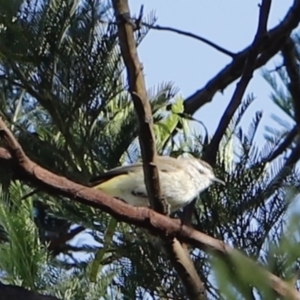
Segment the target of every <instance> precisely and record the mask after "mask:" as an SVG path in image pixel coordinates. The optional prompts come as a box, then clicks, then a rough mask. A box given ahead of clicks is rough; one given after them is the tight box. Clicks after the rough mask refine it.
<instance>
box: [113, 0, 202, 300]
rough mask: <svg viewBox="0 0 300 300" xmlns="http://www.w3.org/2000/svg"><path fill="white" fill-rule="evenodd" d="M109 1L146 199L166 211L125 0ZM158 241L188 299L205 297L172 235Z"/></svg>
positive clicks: (161, 211) (139, 67)
mask: <svg viewBox="0 0 300 300" xmlns="http://www.w3.org/2000/svg"><path fill="white" fill-rule="evenodd" d="M112 3H113V7H114V10H115V15H116V20H117V26H118V35H119V44H120V48H121V54H122V56H123V60H124V64H125V66H126V70H127V77H128V86H129V91H130V93H131V96H132V100H133V103H134V106H135V110H136V113H137V117H138V123H139V141H140V145H141V152H142V157H143V166H144V174H145V184H146V187H147V193H148V197H149V202H150V205H151V207H152V208H153V209H154V210H155V211H158V212H160V213H163V214H166V213H167V210H168V209H167V204H166V201H165V199H164V198H163V197H162V195H161V189H160V184H159V173H158V169H157V167H156V165H155V164H156V156H157V153H156V146H155V139H154V132H153V128H152V125H153V117H152V112H151V107H150V103H149V101H148V95H147V91H146V85H145V79H144V75H143V72H142V66H141V63H140V62H139V58H138V53H137V49H136V42H135V39H134V35H133V32H134V27H133V26H132V22H131V19H130V10H129V6H128V2H127V0H113V1H112ZM162 241H163V243H164V246H165V248H166V250H168V251H167V253H168V254H169V257H170V259H171V261H172V263H173V266H174V268H175V269H176V271H177V273H178V275H179V277H180V279H181V281H182V283H183V285H184V286H185V288H186V293H187V295H188V296H189V298H190V299H199V300H206V299H207V297H206V290H205V287H204V283H203V282H202V281H201V280H200V278H199V276H198V274H197V271H196V269H195V267H194V265H193V262H192V260H191V259H190V257H189V255H188V253H187V252H186V251H185V250H184V249H183V248H182V247H181V245H180V243H179V242H178V241H177V240H176V239H175V238H174V237H171V238H168V239H167V241H166V240H165V239H163V240H162Z"/></svg>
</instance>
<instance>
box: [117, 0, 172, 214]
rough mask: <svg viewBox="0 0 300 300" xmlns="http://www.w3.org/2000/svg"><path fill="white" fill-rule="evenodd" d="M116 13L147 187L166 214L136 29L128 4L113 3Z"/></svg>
mask: <svg viewBox="0 0 300 300" xmlns="http://www.w3.org/2000/svg"><path fill="white" fill-rule="evenodd" d="M112 3H113V7H114V10H115V15H116V20H117V26H118V35H119V44H120V49H121V54H122V56H123V60H124V64H125V66H126V70H127V78H128V86H129V91H130V93H131V97H132V100H133V103H134V107H135V110H136V113H137V117H138V123H139V141H140V146H141V152H142V157H143V166H144V174H145V184H146V187H147V193H148V197H149V202H150V205H151V207H152V208H153V209H154V210H155V211H158V212H160V213H165V210H166V207H164V205H163V199H162V196H161V190H160V185H159V174H158V170H157V167H156V155H157V154H156V147H155V138H154V132H153V128H152V124H153V117H152V112H151V107H150V103H149V101H148V95H147V91H146V85H145V79H144V75H143V71H142V65H141V63H140V62H139V58H138V53H137V50H136V42H135V39H134V35H133V32H134V28H133V26H132V24H131V23H130V22H128V20H127V19H130V12H129V6H128V3H127V1H126V0H124V1H122V0H119V1H118V0H114V1H112Z"/></svg>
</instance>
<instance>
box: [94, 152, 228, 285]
mask: <svg viewBox="0 0 300 300" xmlns="http://www.w3.org/2000/svg"><path fill="white" fill-rule="evenodd" d="M156 165H157V168H158V172H159V183H160V188H161V192H162V196H163V197H164V198H165V200H166V202H167V204H168V205H169V207H170V211H171V212H175V211H177V210H179V209H180V208H182V207H184V206H186V205H188V204H189V203H190V202H191V201H192V200H193V199H195V198H196V197H197V196H198V195H199V194H200V193H201V192H202V191H203V190H205V189H206V188H208V187H209V186H210V185H211V184H213V183H214V182H218V183H221V184H225V183H224V182H223V181H222V180H220V179H218V178H217V177H216V176H215V174H214V172H213V169H212V167H211V166H210V165H209V164H208V163H206V162H204V161H203V160H201V159H197V158H194V157H182V158H173V157H169V156H159V157H157V160H156ZM90 185H91V186H92V187H93V188H95V189H99V190H101V191H103V192H104V193H107V194H108V195H111V196H112V197H114V198H119V199H121V200H123V201H125V202H127V203H128V204H131V205H133V206H146V207H148V206H149V200H148V196H147V191H146V186H145V181H144V170H143V164H142V163H136V164H132V165H129V166H122V167H118V168H114V169H112V170H110V171H107V172H105V173H104V174H101V175H100V176H97V177H95V178H93V179H92V180H91V181H90ZM116 226H117V221H116V220H115V219H114V218H111V220H110V222H109V224H108V226H107V229H106V232H105V234H104V240H103V247H102V248H101V249H99V250H98V252H97V253H96V256H95V259H94V261H93V263H92V267H91V274H90V280H91V281H92V282H95V281H96V278H97V274H98V270H99V267H100V265H101V262H102V260H103V258H104V255H105V251H106V247H107V246H108V244H109V243H110V242H111V240H112V238H113V234H114V231H115V228H116Z"/></svg>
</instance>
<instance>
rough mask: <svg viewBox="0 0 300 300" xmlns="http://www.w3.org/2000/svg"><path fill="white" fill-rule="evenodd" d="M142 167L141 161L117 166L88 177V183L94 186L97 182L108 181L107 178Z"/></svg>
mask: <svg viewBox="0 0 300 300" xmlns="http://www.w3.org/2000/svg"><path fill="white" fill-rule="evenodd" d="M142 167H143V165H142V164H141V163H136V164H133V165H129V166H121V167H117V168H114V169H111V170H109V171H107V172H105V173H103V174H100V175H98V176H96V177H94V178H92V179H90V181H89V183H90V185H91V186H95V185H98V184H99V183H103V182H105V181H108V180H110V179H112V178H113V177H116V176H119V175H124V174H128V173H130V172H134V171H136V170H139V169H140V168H142Z"/></svg>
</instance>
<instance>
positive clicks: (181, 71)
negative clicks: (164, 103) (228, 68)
mask: <svg viewBox="0 0 300 300" xmlns="http://www.w3.org/2000/svg"><path fill="white" fill-rule="evenodd" d="M292 2H293V1H292V0H274V1H273V3H272V7H271V12H270V17H269V22H268V28H272V27H274V26H275V25H277V24H278V23H279V22H280V21H281V20H282V19H283V17H284V16H285V14H286V12H287V11H288V8H289V7H290V6H291V5H292ZM259 3H260V1H258V0H256V1H253V0H243V1H241V0H230V1H222V0H210V1H208V0H206V1H203V0H186V1H183V0H177V1H174V0H163V1H162V0H151V1H150V0H144V1H139V0H129V5H130V8H131V13H132V14H138V12H139V9H140V6H141V4H144V14H145V15H147V13H149V12H151V11H153V10H154V11H155V15H156V16H157V17H158V21H157V24H159V25H164V26H170V27H174V28H178V29H182V30H186V31H189V32H192V33H195V34H197V35H200V36H202V37H205V38H207V39H209V40H211V41H213V42H215V43H216V44H218V45H220V46H222V47H224V48H226V49H228V50H230V51H233V52H237V51H240V50H242V49H244V48H245V47H246V46H248V45H249V44H250V43H251V42H252V40H253V38H254V35H255V32H256V29H257V20H258V14H259V8H258V4H259ZM138 51H139V58H140V60H141V62H142V63H143V65H144V72H145V77H146V84H147V87H148V88H149V87H152V86H154V85H157V84H159V83H161V82H166V81H171V82H173V83H174V84H175V86H176V87H178V88H179V89H180V94H181V95H182V96H183V97H184V98H186V97H188V96H189V95H191V94H192V93H193V92H195V91H196V90H197V89H200V88H201V87H203V86H204V85H205V84H206V82H207V81H208V80H209V79H210V78H211V77H213V76H214V75H215V74H216V73H217V72H218V71H219V70H221V69H222V68H223V67H224V66H225V65H227V64H228V63H229V62H230V61H231V59H230V57H227V56H225V55H224V54H222V53H219V52H217V51H216V50H214V49H212V48H211V47H209V46H207V45H205V44H203V43H201V42H199V41H196V40H193V39H191V38H188V37H183V36H179V35H177V34H174V33H170V32H162V31H155V30H152V31H151V32H150V33H149V34H148V36H147V37H146V39H145V40H144V41H143V42H142V44H141V46H140V47H139V49H138ZM276 61H277V65H278V62H280V59H279V58H278V57H277V59H275V60H274V59H273V60H272V61H271V62H270V63H269V64H268V67H269V68H274V66H275V64H276ZM235 85H236V83H233V84H232V85H231V86H230V87H228V88H227V89H226V90H225V91H224V94H223V95H222V94H220V93H218V94H217V95H216V96H215V97H214V99H213V101H212V102H211V103H208V104H206V105H205V106H204V107H202V108H201V109H200V110H199V111H198V112H197V113H196V115H195V116H196V117H197V118H198V119H200V120H201V121H203V122H204V124H205V125H206V126H207V127H208V129H209V131H210V133H211V134H212V133H213V132H214V130H215V128H216V126H217V125H218V120H219V119H220V116H221V115H222V113H223V111H224V109H225V108H226V105H227V104H228V102H229V100H230V98H231V96H232V94H233V91H234V88H235ZM270 93H271V88H270V87H269V85H268V84H267V83H266V82H265V80H264V79H263V78H262V77H261V71H256V72H255V76H254V78H253V79H252V81H251V83H250V85H249V86H248V89H247V92H246V94H245V96H246V95H247V94H253V95H254V96H255V98H256V100H255V102H254V103H253V104H252V106H251V109H249V111H248V113H247V115H246V117H245V119H244V121H243V124H247V123H249V122H250V119H251V118H252V116H253V113H254V112H255V111H257V110H263V113H264V117H263V122H262V126H261V127H260V130H259V131H258V133H259V137H258V139H257V141H263V138H262V134H263V132H265V129H264V126H265V125H267V124H268V125H271V126H272V124H274V126H276V123H275V122H274V121H273V120H271V119H270V116H271V114H272V113H274V114H278V115H279V116H281V117H283V118H285V119H286V120H288V119H287V116H285V115H283V114H282V113H281V111H280V110H279V109H278V108H277V107H276V106H275V105H273V104H272V102H271V99H270V97H269V95H270Z"/></svg>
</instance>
